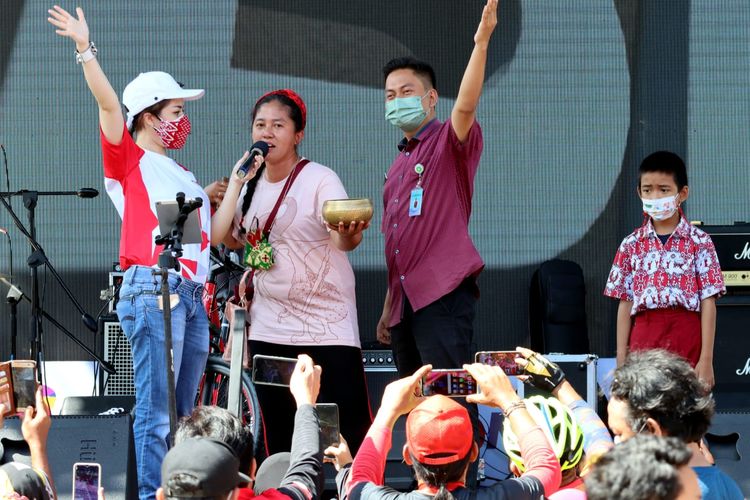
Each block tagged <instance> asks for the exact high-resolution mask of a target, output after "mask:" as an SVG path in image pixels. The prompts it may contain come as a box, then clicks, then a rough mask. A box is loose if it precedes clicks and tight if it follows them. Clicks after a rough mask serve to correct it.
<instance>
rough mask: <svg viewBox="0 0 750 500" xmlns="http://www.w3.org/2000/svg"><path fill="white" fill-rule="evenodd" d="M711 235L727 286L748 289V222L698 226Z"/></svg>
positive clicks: (749, 242)
mask: <svg viewBox="0 0 750 500" xmlns="http://www.w3.org/2000/svg"><path fill="white" fill-rule="evenodd" d="M699 227H700V228H701V229H702V230H703V231H705V232H706V233H708V234H709V235H710V236H711V239H712V240H713V242H714V246H715V247H716V254H717V255H718V256H719V264H721V271H722V274H723V275H724V284H726V286H727V288H735V289H736V288H737V287H748V289H750V223H748V222H735V223H734V225H731V226H699Z"/></svg>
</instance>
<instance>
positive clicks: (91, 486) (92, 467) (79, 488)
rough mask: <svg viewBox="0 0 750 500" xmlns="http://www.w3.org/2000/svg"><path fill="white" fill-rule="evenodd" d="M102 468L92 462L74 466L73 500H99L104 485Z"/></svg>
mask: <svg viewBox="0 0 750 500" xmlns="http://www.w3.org/2000/svg"><path fill="white" fill-rule="evenodd" d="M101 475H102V466H101V465H99V464H97V463H92V462H77V463H75V464H73V500H97V499H98V498H99V488H100V487H101V484H102V478H101Z"/></svg>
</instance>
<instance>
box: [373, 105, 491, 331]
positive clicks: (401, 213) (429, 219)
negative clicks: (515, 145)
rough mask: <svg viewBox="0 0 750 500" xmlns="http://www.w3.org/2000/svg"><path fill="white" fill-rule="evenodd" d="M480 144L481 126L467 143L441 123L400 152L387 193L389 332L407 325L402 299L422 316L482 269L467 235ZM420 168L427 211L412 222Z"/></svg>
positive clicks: (432, 125) (434, 123)
mask: <svg viewBox="0 0 750 500" xmlns="http://www.w3.org/2000/svg"><path fill="white" fill-rule="evenodd" d="M402 146H405V147H402ZM482 146H483V144H482V129H481V127H480V126H479V123H477V122H474V124H473V125H472V127H471V130H470V132H469V136H468V137H467V138H466V140H465V141H464V142H463V143H461V142H459V140H458V138H457V137H456V133H455V132H454V130H453V127H452V126H451V123H450V120H448V121H446V122H445V123H440V122H439V121H438V120H437V119H435V120H433V121H431V122H430V123H428V124H427V125H425V127H424V128H423V129H422V130H421V131H420V132H419V133H418V134H417V135H416V136H415V137H413V138H412V139H411V140H410V141H408V142H407V143H406V144H405V145H404V144H403V143H402V145H401V146H400V147H399V149H401V152H400V153H399V155H398V157H396V160H395V161H394V162H393V164H392V165H391V168H390V169H389V170H388V174H387V177H386V180H385V185H384V187H383V203H384V213H383V226H382V231H383V234H384V235H385V259H386V263H387V265H388V290H389V292H390V297H391V317H390V323H389V325H388V326H389V327H392V326H395V325H397V324H398V323H400V322H401V318H402V314H403V302H404V296H403V294H404V293H406V297H407V298H408V299H409V303H410V304H411V306H412V308H413V309H414V310H415V311H417V310H419V309H421V308H423V307H425V306H427V305H428V304H431V303H432V302H434V301H436V300H437V299H439V298H440V297H442V296H444V295H446V294H448V293H450V292H452V291H453V290H455V289H456V288H457V287H458V285H460V284H461V282H462V281H463V280H464V279H466V278H467V277H469V276H476V275H478V274H479V273H480V272H481V270H482V268H483V267H484V262H482V258H481V257H480V256H479V252H478V251H477V249H476V248H475V247H474V243H473V242H472V241H471V237H470V236H469V218H470V216H471V198H472V196H473V194H474V176H475V175H476V172H477V167H478V165H479V158H480V156H481V154H482ZM417 164H421V165H422V167H423V168H424V172H423V173H422V183H421V187H422V188H423V189H424V191H423V197H422V213H421V215H418V216H415V217H409V201H410V197H411V191H412V189H414V188H415V187H416V186H417V182H418V181H419V175H418V174H417V172H416V171H415V166H416V165H417Z"/></svg>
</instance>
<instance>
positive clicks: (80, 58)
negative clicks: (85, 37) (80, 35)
mask: <svg viewBox="0 0 750 500" xmlns="http://www.w3.org/2000/svg"><path fill="white" fill-rule="evenodd" d="M96 53H97V50H96V45H94V42H89V46H88V48H86V50H84V51H83V52H78V50H77V49H76V52H75V55H76V63H77V64H83V63H87V62H89V61H90V60H92V59H95V58H96Z"/></svg>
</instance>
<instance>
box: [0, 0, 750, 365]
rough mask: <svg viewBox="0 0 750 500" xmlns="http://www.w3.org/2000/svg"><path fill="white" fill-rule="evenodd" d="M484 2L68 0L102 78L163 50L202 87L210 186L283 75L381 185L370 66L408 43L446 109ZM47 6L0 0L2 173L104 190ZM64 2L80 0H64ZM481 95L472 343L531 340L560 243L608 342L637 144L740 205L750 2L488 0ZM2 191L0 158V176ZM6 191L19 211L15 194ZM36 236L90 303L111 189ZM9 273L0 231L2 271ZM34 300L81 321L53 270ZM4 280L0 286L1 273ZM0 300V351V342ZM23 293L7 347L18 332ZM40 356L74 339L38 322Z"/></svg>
mask: <svg viewBox="0 0 750 500" xmlns="http://www.w3.org/2000/svg"><path fill="white" fill-rule="evenodd" d="M482 4H483V3H482V2H481V1H479V0H471V1H469V0H465V1H460V2H458V1H455V0H431V1H429V2H428V1H395V0H383V1H381V2H362V1H358V2H345V1H343V0H326V1H317V0H306V1H304V2H303V1H279V0H257V1H250V0H239V1H214V2H198V1H193V0H180V1H177V0H170V1H158V2H154V1H145V0H128V1H125V0H108V1H106V2H105V1H96V2H95V1H89V2H84V3H83V5H82V6H83V8H84V9H85V11H86V14H87V18H88V20H89V24H90V27H91V32H92V40H94V41H95V42H96V43H97V45H98V47H99V49H100V52H99V61H100V63H101V64H102V66H103V67H104V69H105V71H106V73H107V74H108V75H109V77H110V80H111V82H112V84H113V85H114V87H115V88H116V89H117V91H118V93H120V92H121V91H122V88H123V87H124V86H125V84H126V83H127V82H128V81H129V80H130V79H132V78H133V77H134V76H135V75H137V74H138V72H140V71H149V70H156V69H159V70H164V71H168V72H170V73H172V74H173V75H175V77H176V78H177V79H178V80H179V81H181V82H184V83H185V84H186V85H188V86H191V87H203V88H205V89H206V97H205V98H204V99H203V100H201V101H198V102H196V103H190V105H189V108H188V113H189V114H190V117H191V120H192V122H193V125H194V128H193V131H194V132H193V134H192V136H191V138H190V140H189V141H188V145H187V147H186V148H185V149H184V150H182V151H179V152H178V153H176V155H175V157H176V159H177V160H178V161H180V162H181V163H183V164H185V165H186V166H188V167H189V168H190V169H191V170H193V171H194V172H195V174H196V176H197V177H198V178H199V179H200V180H201V181H203V182H204V183H205V184H208V183H209V182H210V181H212V180H214V179H216V178H218V177H220V176H222V175H225V174H227V173H228V172H229V170H230V168H231V166H232V165H233V164H234V162H235V160H236V158H237V157H239V155H240V154H241V153H242V151H244V149H246V148H247V147H248V144H249V143H250V136H249V116H248V115H249V108H250V107H251V105H252V103H253V102H254V101H255V99H256V98H257V97H258V96H259V95H260V94H262V93H263V92H265V91H267V90H270V89H273V88H280V87H291V88H294V89H295V90H297V91H298V92H299V93H300V94H301V95H302V96H303V97H304V98H305V100H306V101H307V104H308V108H309V118H308V123H309V125H308V129H307V134H306V139H305V141H304V143H303V146H302V152H303V154H304V155H305V156H307V157H310V158H312V159H315V160H317V161H319V162H321V163H323V164H326V165H328V166H330V167H331V168H333V169H334V170H336V172H338V174H339V175H340V177H341V178H342V180H343V181H344V184H345V185H346V187H347V190H348V192H349V194H350V196H367V197H370V198H372V199H373V200H374V201H375V202H376V206H377V207H378V208H380V207H381V205H382V202H381V198H380V189H381V186H382V182H383V173H384V172H385V170H386V169H387V168H388V166H389V164H390V162H391V160H392V159H393V157H394V155H395V153H396V149H395V144H396V142H397V140H398V139H399V134H398V132H397V131H396V130H394V129H393V128H392V127H390V126H389V125H387V124H386V123H385V122H384V119H383V91H382V77H381V74H380V68H381V67H382V65H383V63H384V62H385V61H387V60H388V59H390V58H391V57H394V56H399V55H407V54H411V55H415V56H417V57H419V58H423V59H426V60H428V61H430V62H431V63H433V65H434V67H435V69H436V71H437V75H438V90H439V92H440V94H441V101H440V103H439V106H438V111H439V115H440V116H441V118H445V117H447V115H448V113H449V110H450V108H451V106H452V105H453V102H454V98H455V94H456V92H457V87H458V83H459V82H460V78H461V74H462V72H463V68H464V66H465V63H466V60H467V58H468V55H469V53H470V50H471V46H472V37H473V33H474V30H475V28H476V25H477V22H478V20H479V16H480V13H481V9H482ZM50 5H51V4H49V3H47V2H42V1H39V0H8V1H6V2H4V4H3V16H2V17H0V110H1V111H0V143H2V144H4V145H5V148H6V150H7V153H8V156H7V160H8V169H9V173H10V189H11V190H12V191H15V190H18V189H22V188H26V189H35V190H57V189H77V188H79V187H83V186H94V187H97V188H99V189H101V190H102V191H103V181H102V170H101V153H100V150H99V143H98V129H97V113H96V105H95V103H94V101H93V99H92V98H91V96H90V94H89V92H88V90H87V89H86V86H85V83H84V81H83V78H82V74H81V68H80V67H78V66H77V65H76V64H75V62H74V60H73V44H72V43H71V42H70V41H69V40H65V39H61V38H59V37H57V36H56V35H55V34H54V31H53V28H52V27H51V26H50V25H49V24H48V23H47V21H46V17H47V13H46V10H47V8H49V6H50ZM64 7H66V8H69V9H72V8H74V4H72V3H71V4H64ZM499 16H500V23H499V26H498V28H497V31H496V33H495V35H494V37H493V41H492V44H491V46H490V56H489V61H488V70H487V79H486V83H485V89H484V94H483V96H482V102H481V106H480V110H479V120H480V122H481V123H482V126H483V130H484V134H485V150H484V155H483V157H482V163H481V167H480V170H479V174H478V176H477V179H476V194H475V200H474V214H473V219H472V225H471V230H472V234H473V236H474V240H475V242H476V244H477V246H478V247H479V249H480V252H481V253H482V256H483V257H484V259H485V262H486V264H487V267H486V269H485V271H484V273H483V274H482V276H481V279H480V287H481V289H482V297H481V300H480V305H479V311H478V313H479V314H478V317H477V321H476V344H477V348H478V349H480V348H481V349H485V348H512V347H513V346H515V345H516V344H518V343H521V344H523V343H525V342H527V339H528V326H527V322H528V314H527V308H528V286H529V280H530V278H531V274H532V272H533V270H534V269H535V268H536V267H537V266H538V265H539V264H540V263H541V262H543V261H545V260H547V259H551V258H554V257H563V258H568V259H572V260H574V261H576V262H578V263H580V264H581V266H582V267H583V270H584V273H585V276H586V285H587V288H588V299H587V309H588V318H589V329H590V337H591V347H592V350H593V351H594V352H596V353H598V354H600V355H612V354H613V352H614V347H615V342H614V313H615V308H616V307H615V304H614V302H612V301H610V300H607V299H605V298H603V297H602V295H601V290H602V288H603V286H604V283H605V281H606V277H607V272H608V269H609V265H610V263H611V260H612V257H613V255H614V252H615V249H616V247H617V245H618V243H619V242H620V240H621V239H622V237H624V236H625V235H626V234H627V233H628V232H630V231H631V230H632V229H633V228H634V227H635V226H636V225H638V224H639V223H640V210H639V202H638V200H637V198H636V195H635V187H636V179H637V175H636V169H637V165H638V163H639V162H640V160H641V159H642V158H643V157H644V156H645V155H647V154H649V153H650V152H652V151H654V150H657V149H671V150H674V151H675V152H677V153H679V154H680V155H683V156H684V157H685V158H686V159H687V161H688V164H689V175H690V181H691V182H690V184H691V198H690V202H689V203H688V215H689V218H690V219H694V220H695V219H700V220H703V221H706V222H709V223H713V224H724V223H731V222H732V221H734V220H744V219H747V218H748V216H747V212H748V201H747V193H748V192H749V188H750V181H748V176H747V174H746V168H747V167H746V161H745V160H746V158H747V157H748V148H750V141H748V140H747V136H748V132H749V131H750V130H749V127H748V125H749V124H748V113H749V112H750V109H748V107H749V102H750V101H749V100H748V90H747V89H748V87H749V85H748V84H749V83H750V82H749V81H748V80H750V67H749V66H750V58H749V54H748V51H750V30H748V26H750V3H748V2H746V1H745V0H733V1H728V2H723V3H722V5H721V8H717V6H716V4H715V3H714V2H710V1H708V0H692V1H687V0H674V1H667V0H660V1H658V2H655V1H646V0H640V1H639V0H614V1H602V0H571V1H568V2H558V1H554V0H549V1H539V0H533V1H531V0H523V1H521V0H502V1H501V5H500V9H499ZM0 179H2V187H1V188H0V190H3V191H4V190H5V174H4V173H3V174H2V175H0ZM14 207H15V209H16V211H17V212H19V213H20V214H21V215H22V216H23V217H24V220H25V214H24V213H23V212H24V210H23V208H22V205H21V203H20V200H19V199H15V200H14ZM380 212H381V210H377V211H376V216H375V220H374V221H373V227H372V228H371V229H370V230H369V231H368V232H367V234H366V237H365V240H364V242H363V244H362V245H361V247H360V248H359V249H357V250H356V251H355V252H353V253H352V254H351V261H352V264H353V266H354V269H355V273H356V276H357V294H358V297H357V301H358V305H359V316H360V328H361V332H362V333H361V336H362V340H363V341H368V340H372V339H374V337H375V324H376V321H377V319H378V317H379V314H380V311H381V309H382V300H383V294H384V290H385V270H384V261H383V255H382V247H383V238H382V235H381V234H380V233H379V232H378V229H377V228H378V227H379V220H380ZM0 226H2V227H8V228H9V234H10V236H11V238H12V240H13V243H14V250H15V253H14V263H13V264H14V273H15V280H16V282H17V283H18V284H19V285H20V286H21V287H22V288H23V289H24V291H27V292H29V291H30V280H29V271H28V268H27V267H26V265H25V259H26V257H27V255H28V246H27V245H26V244H25V242H24V241H23V238H22V236H21V234H20V233H19V232H18V231H17V230H16V229H15V228H13V227H11V226H12V224H11V221H10V218H9V217H8V215H7V214H6V213H5V212H4V211H0ZM37 230H38V238H39V240H40V242H41V243H42V244H43V245H44V247H45V249H46V250H47V254H48V256H49V257H50V259H51V261H52V262H53V264H54V265H55V266H56V267H57V269H58V270H59V271H60V273H61V274H62V276H63V277H64V278H65V280H66V281H67V283H68V284H69V285H70V286H71V288H72V289H73V291H74V292H75V294H76V296H77V297H78V298H79V299H80V300H81V302H82V303H83V305H84V307H85V308H86V310H88V311H89V312H90V313H92V314H93V313H95V312H96V311H97V310H98V309H99V308H100V307H101V305H102V302H100V300H99V290H100V289H103V288H105V287H106V285H107V273H108V271H109V270H110V269H111V267H112V263H113V262H114V261H116V260H117V249H118V235H119V219H118V217H117V214H116V212H115V210H114V208H113V206H112V205H111V203H110V201H109V199H108V198H107V197H106V196H105V195H102V196H100V197H99V198H97V199H94V200H81V199H77V198H45V199H42V200H41V201H40V202H39V208H38V210H37ZM9 272H10V262H9V252H8V246H7V244H6V242H4V241H0V273H3V274H7V273H9ZM40 283H41V284H42V286H43V294H42V296H43V305H44V308H45V309H46V310H47V311H48V312H49V313H50V314H52V315H53V316H55V317H56V318H58V319H59V320H60V321H61V322H62V323H63V324H64V325H66V326H67V327H68V328H69V329H71V330H72V331H73V332H74V333H76V335H78V336H79V338H81V339H82V340H83V341H84V342H86V343H87V344H90V345H93V343H94V339H95V335H94V334H92V333H90V332H88V331H87V330H85V329H84V328H83V326H82V325H81V323H80V321H79V319H78V315H77V314H76V313H75V311H74V310H73V309H72V307H71V306H70V305H69V303H68V301H67V300H66V298H65V297H64V296H63V295H62V293H61V290H60V288H59V287H58V286H57V284H56V283H55V282H54V280H53V279H52V277H51V276H45V273H44V272H43V271H40ZM6 290H7V289H5V288H4V287H3V289H2V293H3V294H5V292H6ZM0 309H1V310H2V313H0V358H3V359H5V358H7V357H8V353H9V348H10V341H9V321H8V311H9V309H8V306H7V305H6V304H4V303H3V304H1V305H0ZM28 312H29V308H28V306H27V305H25V304H24V305H21V306H20V314H21V316H20V318H19V329H20V337H19V345H20V346H21V347H22V348H27V347H28V345H29V332H30V324H29V319H28ZM45 332H46V333H45V347H46V349H45V352H46V357H47V359H83V357H84V356H83V353H82V351H81V350H80V349H79V348H78V347H76V346H75V345H74V344H73V343H72V342H71V341H69V340H67V339H65V338H64V337H63V336H62V335H61V334H60V333H58V332H57V331H56V330H55V329H54V327H52V326H51V325H49V324H48V323H45Z"/></svg>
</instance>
